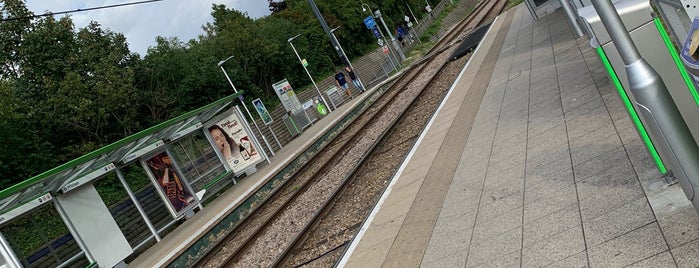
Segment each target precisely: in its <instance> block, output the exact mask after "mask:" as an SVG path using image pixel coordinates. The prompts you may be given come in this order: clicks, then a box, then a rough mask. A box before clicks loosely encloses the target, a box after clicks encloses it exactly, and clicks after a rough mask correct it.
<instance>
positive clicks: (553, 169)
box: [340, 1, 699, 267]
mask: <svg viewBox="0 0 699 268" xmlns="http://www.w3.org/2000/svg"><path fill="white" fill-rule="evenodd" d="M549 2H550V4H548V5H547V6H544V7H541V8H540V9H539V20H537V21H533V20H532V17H531V16H530V14H529V13H528V12H527V10H526V8H525V7H524V6H523V5H520V6H518V7H516V8H513V9H511V10H510V11H508V12H507V13H504V14H502V15H501V16H500V17H499V18H498V19H497V20H496V21H495V23H494V24H493V28H491V29H490V31H489V32H488V34H487V35H486V37H485V39H484V41H483V43H482V44H481V45H480V46H479V48H478V49H477V50H476V52H475V53H474V55H473V56H472V58H471V60H470V62H469V63H468V64H467V65H466V67H465V68H464V70H463V71H462V73H461V75H460V77H459V79H458V81H457V82H455V84H454V86H453V87H452V89H451V91H450V92H449V93H448V95H447V98H446V99H445V101H444V102H443V104H442V106H440V108H439V110H438V112H437V113H435V116H434V117H433V118H432V121H430V123H429V124H428V127H427V128H426V129H425V131H424V132H423V134H422V135H421V136H420V138H419V139H418V143H417V144H416V145H415V147H414V148H413V150H412V151H411V153H410V155H409V156H408V158H407V159H406V161H405V162H404V164H403V165H402V166H401V168H400V169H399V171H398V173H397V174H396V177H394V179H393V181H392V182H391V184H390V185H389V188H388V190H387V191H386V193H385V194H384V196H382V198H381V200H380V201H379V204H378V205H377V207H376V209H375V210H374V211H373V212H372V213H371V215H370V217H369V219H368V220H367V222H366V223H365V224H364V226H362V229H361V231H360V233H359V235H358V236H357V238H355V240H354V241H352V243H351V245H350V247H349V249H348V251H347V252H346V254H345V256H343V259H342V260H341V263H340V266H341V267H418V266H419V267H475V266H479V267H544V266H547V267H699V216H697V214H696V212H695V211H694V209H693V208H692V206H691V204H690V203H689V201H688V200H687V199H686V197H685V196H684V194H683V192H682V190H681V188H680V187H679V185H677V184H675V185H667V184H665V183H664V182H663V180H662V179H661V178H660V173H659V172H658V170H657V169H656V167H655V165H654V163H653V161H652V159H651V158H650V156H649V155H648V153H647V151H646V149H645V147H644V144H643V142H642V141H641V139H640V138H639V135H638V134H637V132H636V130H635V129H634V126H633V125H632V123H631V120H630V119H629V117H628V115H627V113H626V111H625V110H624V106H623V105H622V103H621V101H620V99H619V96H618V95H617V92H616V89H615V88H614V85H613V84H612V83H611V82H610V81H609V79H608V78H607V76H606V73H605V72H606V71H605V70H604V67H603V66H602V63H601V61H600V59H599V58H598V56H597V54H596V52H595V51H594V50H593V48H592V47H591V46H590V44H589V40H588V39H587V38H586V37H581V38H578V39H575V38H574V37H573V33H572V31H571V30H570V27H569V26H568V24H567V22H566V20H565V17H564V15H563V12H562V11H561V10H560V8H559V6H558V5H557V4H556V3H557V1H549Z"/></svg>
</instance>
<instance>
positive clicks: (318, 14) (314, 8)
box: [308, 0, 342, 106]
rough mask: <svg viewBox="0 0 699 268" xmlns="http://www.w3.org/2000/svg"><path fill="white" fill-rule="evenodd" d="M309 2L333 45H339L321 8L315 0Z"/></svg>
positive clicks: (338, 53) (340, 55) (338, 52)
mask: <svg viewBox="0 0 699 268" xmlns="http://www.w3.org/2000/svg"><path fill="white" fill-rule="evenodd" d="M308 4H309V5H310V6H311V11H313V15H315V16H316V18H317V19H318V22H320V27H323V31H325V34H327V35H328V38H330V43H331V44H332V46H333V47H335V46H337V45H338V44H337V40H333V38H332V36H331V35H330V27H328V24H327V23H325V19H324V18H323V15H322V14H320V10H318V7H317V6H316V3H315V2H314V1H313V0H308ZM337 55H338V56H339V57H340V59H342V54H340V51H337ZM325 106H328V105H327V103H326V104H325Z"/></svg>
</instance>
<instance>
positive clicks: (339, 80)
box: [335, 71, 354, 99]
mask: <svg viewBox="0 0 699 268" xmlns="http://www.w3.org/2000/svg"><path fill="white" fill-rule="evenodd" d="M335 84H337V86H338V87H341V88H342V89H343V90H345V94H347V96H348V97H350V98H351V99H353V98H354V97H352V92H351V91H350V90H349V88H348V87H347V80H346V79H345V74H344V73H342V71H337V73H336V74H335Z"/></svg>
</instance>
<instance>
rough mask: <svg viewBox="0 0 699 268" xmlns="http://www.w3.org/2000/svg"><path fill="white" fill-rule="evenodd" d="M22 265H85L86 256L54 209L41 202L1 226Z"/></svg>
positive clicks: (0, 228)
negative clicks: (34, 207)
mask: <svg viewBox="0 0 699 268" xmlns="http://www.w3.org/2000/svg"><path fill="white" fill-rule="evenodd" d="M0 231H2V233H3V235H4V236H5V238H6V239H7V241H8V243H10V246H11V247H12V250H13V251H14V253H15V254H16V255H17V258H18V259H19V260H20V261H21V262H22V265H23V266H25V267H56V266H58V265H66V266H68V267H85V266H87V265H89V264H90V262H89V261H88V260H87V258H86V257H85V254H84V252H83V251H82V249H80V246H78V244H77V242H76V241H75V239H73V235H71V234H70V231H69V230H68V227H67V226H66V225H65V224H64V223H63V220H62V219H61V217H60V215H59V214H58V212H57V211H56V209H55V208H54V207H53V206H52V205H50V204H47V205H43V206H41V207H39V208H37V209H35V210H33V211H31V212H29V213H26V214H25V215H23V216H20V217H18V218H16V219H13V220H12V221H10V222H8V223H7V224H5V225H3V226H2V227H0Z"/></svg>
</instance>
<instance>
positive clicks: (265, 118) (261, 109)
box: [252, 99, 273, 126]
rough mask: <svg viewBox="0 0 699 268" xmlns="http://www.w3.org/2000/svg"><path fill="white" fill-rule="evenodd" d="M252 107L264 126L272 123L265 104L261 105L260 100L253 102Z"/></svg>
mask: <svg viewBox="0 0 699 268" xmlns="http://www.w3.org/2000/svg"><path fill="white" fill-rule="evenodd" d="M252 106H254V107H255V111H257V114H258V115H260V118H262V122H264V123H265V125H266V126H268V125H269V124H271V123H272V121H273V120H272V116H271V115H270V114H269V111H267V108H266V107H265V104H264V103H262V100H260V99H255V100H253V101H252Z"/></svg>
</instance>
